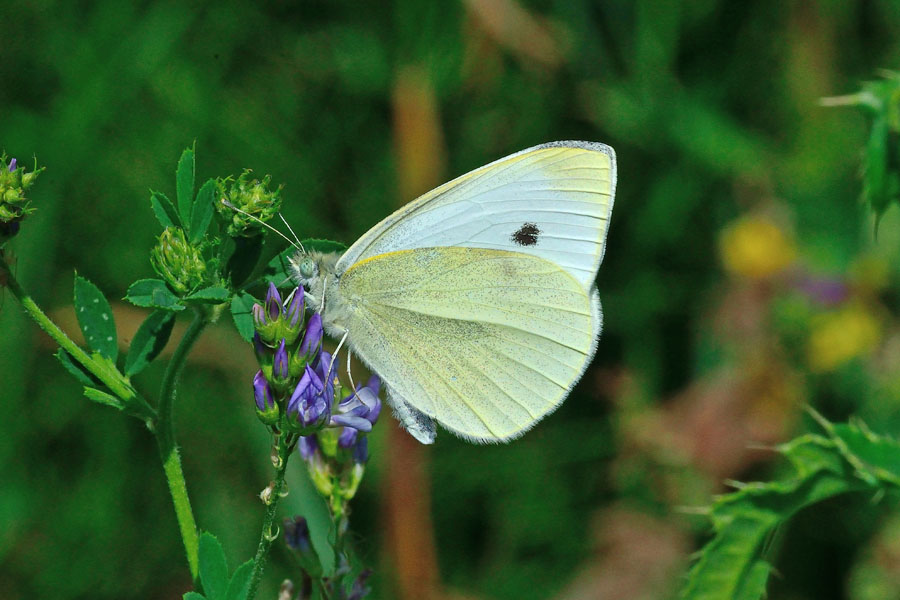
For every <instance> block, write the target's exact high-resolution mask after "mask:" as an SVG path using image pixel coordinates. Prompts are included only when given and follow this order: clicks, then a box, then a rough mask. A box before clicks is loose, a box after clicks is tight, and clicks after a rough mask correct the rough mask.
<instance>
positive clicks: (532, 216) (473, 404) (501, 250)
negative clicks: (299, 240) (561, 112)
mask: <svg viewBox="0 0 900 600" xmlns="http://www.w3.org/2000/svg"><path fill="white" fill-rule="evenodd" d="M615 188H616V158H615V152H614V151H613V149H612V148H610V147H609V146H606V145H604V144H599V143H593V142H553V143H549V144H542V145H540V146H535V147H533V148H529V149H527V150H523V151H521V152H518V153H516V154H513V155H511V156H507V157H506V158H502V159H500V160H498V161H495V162H493V163H491V164H489V165H486V166H484V167H481V168H479V169H476V170H474V171H472V172H471V173H467V174H466V175H463V176H461V177H458V178H456V179H454V180H453V181H451V182H449V183H445V184H444V185H442V186H440V187H439V188H437V189H435V190H432V191H431V192H428V193H427V194H425V195H423V196H421V197H419V198H418V199H417V200H415V201H413V202H411V203H409V204H407V205H406V206H404V207H403V208H401V209H400V210H398V211H397V212H395V213H394V214H392V215H391V216H389V217H387V218H386V219H384V220H383V221H382V222H381V223H379V224H378V225H376V226H375V227H373V228H372V229H371V230H369V232H368V233H366V234H365V235H363V236H362V237H361V238H360V239H359V240H358V241H357V242H356V243H355V244H353V245H352V246H351V247H350V248H349V249H348V250H347V251H346V252H344V253H343V255H340V254H338V253H331V254H323V253H318V252H303V251H301V252H298V253H297V254H296V255H295V256H294V257H293V258H292V259H291V261H290V262H291V270H292V274H293V276H294V277H295V278H296V280H297V282H298V283H300V284H302V285H303V286H304V287H305V288H306V290H307V298H308V301H309V304H310V306H311V307H312V308H313V309H314V310H316V311H319V312H321V313H322V319H323V323H324V325H325V328H326V331H328V333H329V334H331V335H333V336H335V337H337V338H344V339H346V341H347V344H348V345H349V348H350V349H351V350H352V352H353V353H354V354H356V355H357V356H358V357H359V358H361V359H362V361H363V362H364V363H366V364H367V365H368V366H369V368H371V369H372V370H373V371H374V372H375V373H377V374H378V375H379V376H380V377H381V379H382V380H383V381H384V383H385V384H386V386H387V389H388V401H389V402H390V404H391V406H392V407H393V409H394V412H395V415H396V416H397V418H398V419H399V420H400V421H401V423H402V424H403V425H404V427H406V429H407V430H408V431H409V432H410V433H411V434H412V435H413V436H415V438H416V439H418V440H419V441H420V442H422V443H425V444H430V443H432V442H433V441H434V438H435V425H434V422H435V421H437V422H438V423H440V424H441V425H442V426H443V427H445V428H446V429H448V430H450V431H452V432H453V433H455V434H457V435H459V436H461V437H463V438H466V439H468V440H471V441H476V442H501V441H506V440H509V439H512V438H515V437H517V436H519V435H522V434H523V433H524V432H525V431H527V430H528V429H530V428H531V427H532V426H534V424H535V423H537V422H538V421H539V420H541V419H542V418H543V417H544V416H546V415H547V414H548V413H550V412H552V411H553V410H554V409H555V408H556V407H558V406H559V405H560V404H561V403H562V401H563V400H564V399H565V398H566V396H567V395H568V394H569V391H570V390H571V389H572V387H573V386H574V385H575V383H576V382H577V381H578V380H579V379H580V378H581V376H582V374H583V373H584V370H585V369H586V368H587V365H588V364H589V363H590V361H591V358H592V357H593V355H594V352H595V351H596V349H597V341H598V338H599V336H600V330H601V326H602V322H603V318H602V313H601V310H600V300H599V297H598V294H597V290H596V288H595V286H594V278H595V277H596V274H597V269H598V267H599V266H600V262H601V261H602V260H603V253H604V249H605V246H606V232H607V229H608V225H609V218H610V213H611V211H612V206H613V198H614V196H615ZM323 301H324V306H323Z"/></svg>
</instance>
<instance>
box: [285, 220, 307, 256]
mask: <svg viewBox="0 0 900 600" xmlns="http://www.w3.org/2000/svg"><path fill="white" fill-rule="evenodd" d="M278 218H279V219H281V222H282V223H284V226H285V227H287V228H288V231H290V232H291V235H292V236H294V241H295V242H297V246H299V247H300V252H303V253H304V254H305V253H306V250H304V249H303V242H301V241H300V238H298V237H297V234H296V233H294V229H293V228H292V227H291V224H290V223H288V222H287V219H285V218H284V215H283V214H281V213H278Z"/></svg>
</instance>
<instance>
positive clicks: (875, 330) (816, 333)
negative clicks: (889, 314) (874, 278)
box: [806, 303, 881, 372]
mask: <svg viewBox="0 0 900 600" xmlns="http://www.w3.org/2000/svg"><path fill="white" fill-rule="evenodd" d="M880 338H881V331H880V328H879V322H878V319H877V318H876V316H875V315H874V314H873V313H872V311H870V310H868V309H867V308H866V307H865V306H863V305H862V304H859V303H854V304H851V305H849V306H847V307H845V308H842V309H840V310H837V311H834V312H829V313H825V314H821V315H817V316H815V317H813V320H812V332H811V334H810V337H809V341H808V343H807V348H806V354H807V359H808V361H809V367H810V369H811V370H813V371H815V372H825V371H832V370H834V369H836V368H837V367H839V366H841V365H843V364H845V363H847V362H848V361H850V360H852V359H854V358H856V357H857V356H861V355H863V354H867V353H868V352H869V351H870V350H872V348H874V347H875V345H876V344H877V343H878V341H879V339H880Z"/></svg>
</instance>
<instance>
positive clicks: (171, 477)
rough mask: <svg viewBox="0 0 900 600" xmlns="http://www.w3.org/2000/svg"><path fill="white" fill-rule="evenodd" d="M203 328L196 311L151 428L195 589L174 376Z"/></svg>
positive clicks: (195, 537)
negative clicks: (177, 423)
mask: <svg viewBox="0 0 900 600" xmlns="http://www.w3.org/2000/svg"><path fill="white" fill-rule="evenodd" d="M206 325H207V320H206V316H205V315H204V313H203V312H202V311H201V310H200V309H197V311H196V312H195V313H194V320H193V321H192V322H191V324H190V326H189V327H188V329H187V331H186V332H185V334H184V337H182V338H181V341H180V342H179V343H178V347H177V348H176V349H175V353H174V354H173V355H172V359H171V360H170V361H169V364H168V366H167V367H166V373H165V375H164V376H163V382H162V387H161V389H160V393H159V407H158V410H157V414H158V416H157V420H156V428H155V433H156V443H157V446H158V447H159V456H160V458H161V459H162V463H163V471H165V474H166V481H167V482H168V484H169V493H170V494H171V496H172V503H173V504H174V505H175V517H176V519H178V529H179V530H180V531H181V541H182V542H183V543H184V551H185V554H186V555H187V561H188V568H189V569H190V571H191V578H192V579H193V580H194V584H195V586H197V584H198V583H199V576H200V564H199V551H200V537H199V533H198V532H197V522H196V521H195V520H194V513H193V510H192V509H191V502H190V499H189V498H188V494H187V485H186V483H185V481H184V472H183V471H182V469H181V456H180V454H179V453H178V445H177V444H176V443H175V423H174V407H175V396H176V383H177V381H178V376H179V375H180V374H181V370H182V369H183V368H184V363H185V360H186V359H187V355H188V353H189V352H190V350H191V347H192V346H193V345H194V342H196V341H197V338H198V337H200V333H201V332H202V331H203V328H204V327H206Z"/></svg>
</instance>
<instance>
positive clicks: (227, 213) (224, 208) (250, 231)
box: [215, 169, 281, 237]
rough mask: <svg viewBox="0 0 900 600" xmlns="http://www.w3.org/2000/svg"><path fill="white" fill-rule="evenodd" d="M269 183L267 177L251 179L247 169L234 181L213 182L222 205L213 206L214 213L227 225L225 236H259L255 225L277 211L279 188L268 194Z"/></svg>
mask: <svg viewBox="0 0 900 600" xmlns="http://www.w3.org/2000/svg"><path fill="white" fill-rule="evenodd" d="M271 179H272V178H271V177H270V176H269V175H266V176H265V177H263V178H262V180H259V179H254V178H253V177H252V176H251V172H250V170H249V169H248V170H245V171H244V172H243V173H241V176H240V177H238V178H237V179H232V178H231V177H227V178H225V179H219V180H217V181H216V197H217V198H220V199H221V200H222V201H223V202H216V203H215V205H216V210H217V211H219V214H220V215H221V216H222V217H223V218H224V219H226V220H227V221H228V228H227V233H228V235H229V236H231V237H253V236H255V235H257V234H258V233H259V230H260V225H259V221H263V222H265V221H268V220H269V219H271V218H272V217H274V216H275V215H277V214H278V211H279V210H281V187H278V188H277V189H275V190H270V189H269V185H270V183H271ZM234 209H238V210H234ZM255 219H258V221H257V220H255Z"/></svg>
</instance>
